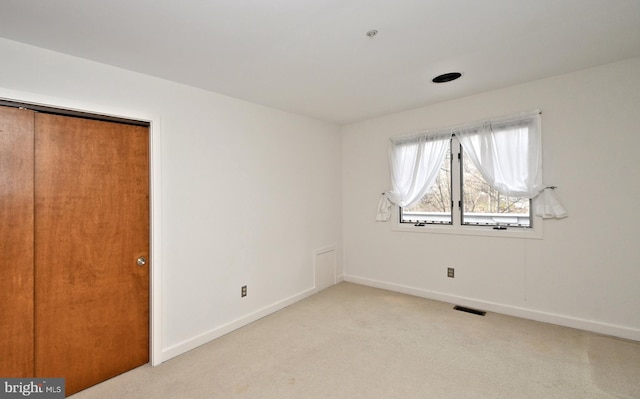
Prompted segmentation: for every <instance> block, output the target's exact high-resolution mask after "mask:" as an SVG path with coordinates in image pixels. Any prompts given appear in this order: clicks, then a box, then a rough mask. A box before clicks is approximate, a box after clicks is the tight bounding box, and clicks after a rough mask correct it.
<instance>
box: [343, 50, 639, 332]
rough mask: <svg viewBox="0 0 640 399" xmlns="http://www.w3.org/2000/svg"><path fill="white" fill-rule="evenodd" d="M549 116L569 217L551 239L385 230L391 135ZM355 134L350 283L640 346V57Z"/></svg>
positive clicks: (349, 155) (347, 254) (546, 155)
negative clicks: (382, 204)
mask: <svg viewBox="0 0 640 399" xmlns="http://www.w3.org/2000/svg"><path fill="white" fill-rule="evenodd" d="M431 89H432V88H431V87H429V86H428V85H426V86H425V90H431ZM537 108H539V109H541V110H542V112H543V114H542V127H543V162H544V180H545V183H546V184H549V185H556V186H558V187H559V188H558V189H557V193H558V194H559V195H560V197H561V199H562V200H563V202H564V204H565V206H566V208H567V209H568V212H569V217H568V218H566V219H562V220H547V221H544V232H543V234H544V237H543V239H542V240H536V239H527V240H525V239H516V238H511V239H506V238H495V237H475V236H451V235H443V234H426V233H407V232H398V231H392V230H391V225H390V223H380V222H374V215H375V209H376V204H377V200H378V198H379V195H380V193H381V192H383V191H386V190H388V188H389V183H388V181H389V173H388V168H387V141H388V138H389V137H392V136H396V135H400V134H403V133H407V132H412V131H417V130H421V129H429V128H439V127H447V126H455V125H459V124H462V123H466V122H472V121H475V120H481V119H486V118H490V117H497V116H503V115H509V114H512V113H518V112H521V111H530V110H534V109H537ZM343 134H344V138H343V198H344V201H343V226H344V227H343V239H344V240H343V251H344V252H343V263H344V268H345V280H348V281H355V282H359V283H364V284H369V285H373V286H379V287H384V288H389V289H393V290H397V291H403V292H408V293H412V294H416V295H421V296H424V297H429V298H435V299H440V300H444V301H449V302H454V303H461V304H465V305H472V306H478V307H480V308H484V309H487V310H493V311H498V312H503V313H507V314H514V315H518V316H524V317H529V318H533V319H537V320H542V321H549V322H554V323H559V324H564V325H568V326H573V327H578V328H583V329H588V330H592V331H597V332H601V333H607V334H612V335H618V336H621V337H626V338H631V339H635V340H640V287H639V283H640V244H639V243H638V238H639V237H640V234H639V231H640V223H639V219H638V212H639V211H640V156H639V155H638V153H639V151H640V59H633V60H629V61H626V62H621V63H616V64H611V65H606V66H602V67H598V68H594V69H589V70H584V71H580V72H576V73H572V74H568V75H563V76H558V77H554V78H550V79H545V80H540V81H536V82H531V83H527V84H523V85H519V86H514V87H508V88H505V89H502V90H497V91H493V92H488V93H484V94H480V95H475V96H472V97H467V98H463V99H459V100H455V101H450V102H445V103H440V104H436V105H432V106H427V107H424V108H420V109H415V110H412V111H408V112H402V113H397V114H393V115H389V116H385V117H381V118H376V119H372V120H367V121H364V122H362V123H356V124H352V125H348V126H345V127H344V128H343ZM447 267H454V268H455V269H456V277H455V278H454V279H450V278H447V277H446V268H447Z"/></svg>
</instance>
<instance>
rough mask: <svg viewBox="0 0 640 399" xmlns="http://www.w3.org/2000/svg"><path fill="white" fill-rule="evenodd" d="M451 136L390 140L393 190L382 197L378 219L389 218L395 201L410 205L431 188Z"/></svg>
mask: <svg viewBox="0 0 640 399" xmlns="http://www.w3.org/2000/svg"><path fill="white" fill-rule="evenodd" d="M450 139H451V135H450V134H449V135H448V136H447V135H442V134H440V135H429V134H428V133H424V134H420V135H416V136H411V137H400V138H394V139H391V142H390V144H389V169H390V174H391V190H390V191H388V192H387V193H384V194H383V195H382V197H381V198H380V201H379V202H378V212H377V215H376V220H378V221H387V220H389V218H390V216H391V205H392V204H394V205H397V206H401V207H407V206H411V205H413V204H414V203H416V202H418V201H419V200H420V199H421V198H422V197H423V196H424V195H425V194H426V193H427V191H429V188H431V185H432V184H433V183H434V181H435V180H436V177H437V176H438V172H439V170H440V165H441V164H442V161H443V160H444V158H445V156H446V155H447V150H448V148H449V140H450Z"/></svg>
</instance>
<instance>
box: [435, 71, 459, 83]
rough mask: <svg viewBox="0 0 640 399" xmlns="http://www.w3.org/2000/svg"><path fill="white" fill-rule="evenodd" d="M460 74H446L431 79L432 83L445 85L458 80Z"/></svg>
mask: <svg viewBox="0 0 640 399" xmlns="http://www.w3.org/2000/svg"><path fill="white" fill-rule="evenodd" d="M460 76H462V74H461V73H460V72H448V73H443V74H442V75H438V76H436V77H435V78H433V80H432V82H433V83H446V82H451V81H452V80H456V79H458V78H459V77H460Z"/></svg>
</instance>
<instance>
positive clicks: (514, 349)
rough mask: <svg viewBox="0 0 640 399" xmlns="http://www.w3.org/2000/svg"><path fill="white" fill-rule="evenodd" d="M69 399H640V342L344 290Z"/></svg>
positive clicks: (302, 303) (346, 285)
mask: <svg viewBox="0 0 640 399" xmlns="http://www.w3.org/2000/svg"><path fill="white" fill-rule="evenodd" d="M71 398H73V399H94V398H95V399H97V398H100V399H105V398H114V399H115V398H118V399H134V398H135V399H142V398H154V399H165V398H166V399H168V398H172V399H173V398H179V399H205V398H207V399H217V398H225V399H234V398H256V399H258V398H259V399H289V398H299V399H304V398H308V399H312V398H322V399H341V398H345V399H346V398H349V399H357V398H363V399H365V398H366V399H372V398H402V399H411V398H416V399H417V398H420V399H425V398H437V399H449V398H451V399H465V398H470V399H471V398H473V399H484V398H487V399H497V398H505V399H520V398H531V399H533V398H535V399H540V398H544V399H552V398H558V399H567V398H580V399H588V398H598V399H600V398H602V399H605V398H624V399H631V398H634V399H638V398H640V343H639V342H634V341H626V340H622V339H616V338H612V337H607V336H602V335H598V334H594V333H589V332H585V331H580V330H575V329H571V328H566V327H561V326H556V325H552V324H546V323H540V322H535V321H531V320H525V319H520V318H516V317H510V316H505V315H500V314H495V313H487V314H486V316H478V315H474V314H470V313H465V312H460V311H456V310H453V305H451V304H447V303H443V302H437V301H432V300H427V299H423V298H418V297H414V296H409V295H404V294H399V293H394V292H390V291H385V290H380V289H376V288H371V287H365V286H361V285H356V284H351V283H340V284H338V285H335V286H333V287H330V288H328V289H326V290H324V291H322V292H320V293H318V294H316V295H313V296H311V297H309V298H307V299H305V300H302V301H300V302H298V303H296V304H294V305H292V306H289V307H287V308H285V309H283V310H281V311H279V312H276V313H274V314H272V315H269V316H267V317H265V318H263V319H260V320H258V321H256V322H254V323H251V324H249V325H247V326H245V327H243V328H241V329H239V330H236V331H234V332H232V333H230V334H227V335H225V336H223V337H221V338H218V339H216V340H214V341H212V342H210V343H208V344H206V345H203V346H201V347H199V348H197V349H194V350H192V351H190V352H188V353H185V354H183V355H181V356H178V357H176V358H174V359H171V360H169V361H167V362H165V363H163V364H162V365H160V366H158V367H151V366H148V365H146V366H142V367H139V368H137V369H134V370H132V371H130V372H127V373H125V374H122V375H120V376H118V377H115V378H113V379H110V380H108V381H105V382H103V383H101V384H99V385H96V386H94V387H91V388H89V389H86V390H84V391H82V392H79V393H77V394H75V395H73V396H71Z"/></svg>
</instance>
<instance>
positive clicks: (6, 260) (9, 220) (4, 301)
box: [0, 107, 34, 377]
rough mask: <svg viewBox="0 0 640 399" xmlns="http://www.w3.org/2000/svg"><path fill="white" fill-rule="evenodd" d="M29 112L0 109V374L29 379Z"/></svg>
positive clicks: (31, 146)
mask: <svg viewBox="0 0 640 399" xmlns="http://www.w3.org/2000/svg"><path fill="white" fill-rule="evenodd" d="M33 118H34V115H33V112H31V111H27V110H22V109H17V108H9V107H0V376H2V377H30V376H33V372H34V369H33V339H34V337H33V124H34V122H33Z"/></svg>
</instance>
